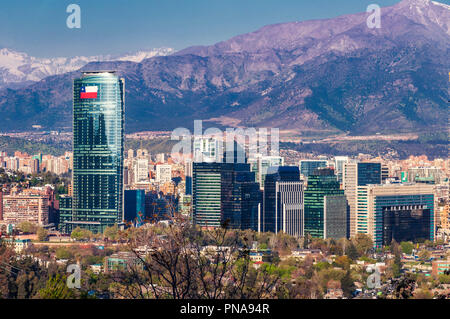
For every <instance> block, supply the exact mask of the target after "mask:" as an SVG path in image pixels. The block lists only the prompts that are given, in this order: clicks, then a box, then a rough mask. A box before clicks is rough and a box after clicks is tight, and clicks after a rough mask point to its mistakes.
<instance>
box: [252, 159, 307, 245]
mask: <svg viewBox="0 0 450 319" xmlns="http://www.w3.org/2000/svg"><path fill="white" fill-rule="evenodd" d="M303 195H304V189H303V182H302V181H301V180H300V172H299V168H298V167H297V166H279V167H273V168H269V171H268V173H267V175H266V180H265V184H264V199H263V216H262V218H261V220H262V227H261V230H262V231H263V232H273V233H278V232H280V231H283V232H285V233H287V234H289V235H292V236H297V237H299V236H303V230H304V223H303V221H304V214H303Z"/></svg>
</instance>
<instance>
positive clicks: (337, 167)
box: [334, 156, 349, 184]
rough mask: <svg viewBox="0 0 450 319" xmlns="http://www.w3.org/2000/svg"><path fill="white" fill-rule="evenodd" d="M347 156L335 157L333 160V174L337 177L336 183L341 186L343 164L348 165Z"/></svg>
mask: <svg viewBox="0 0 450 319" xmlns="http://www.w3.org/2000/svg"><path fill="white" fill-rule="evenodd" d="M348 161H349V158H348V156H336V157H335V158H334V172H335V174H336V176H337V179H338V182H339V183H341V184H342V176H343V171H344V164H345V163H348Z"/></svg>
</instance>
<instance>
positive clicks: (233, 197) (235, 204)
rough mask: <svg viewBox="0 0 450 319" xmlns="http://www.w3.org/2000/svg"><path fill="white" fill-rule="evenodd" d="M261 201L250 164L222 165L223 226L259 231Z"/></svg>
mask: <svg viewBox="0 0 450 319" xmlns="http://www.w3.org/2000/svg"><path fill="white" fill-rule="evenodd" d="M260 200H261V198H260V191H259V184H258V183H256V182H255V173H254V172H251V171H250V165H249V164H242V163H240V164H239V163H222V172H221V211H222V217H221V218H222V224H224V223H226V225H228V226H229V227H230V228H233V229H253V230H257V223H258V209H259V204H260V202H261V201H260Z"/></svg>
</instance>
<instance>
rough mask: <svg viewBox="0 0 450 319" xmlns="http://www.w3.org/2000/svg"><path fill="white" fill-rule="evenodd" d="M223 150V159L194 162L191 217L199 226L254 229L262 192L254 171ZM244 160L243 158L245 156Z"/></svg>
mask: <svg viewBox="0 0 450 319" xmlns="http://www.w3.org/2000/svg"><path fill="white" fill-rule="evenodd" d="M237 148H238V146H237V145H235V147H234V151H235V152H234V154H224V156H223V158H224V163H217V162H210V163H207V162H201V163H196V162H194V163H193V178H192V192H193V198H192V204H193V221H194V223H195V224H197V225H200V226H202V227H220V226H222V225H224V224H226V225H227V226H228V227H230V228H236V229H247V228H251V229H254V230H257V225H258V220H257V218H258V214H260V212H259V211H258V210H259V209H260V201H261V195H260V191H259V184H258V183H255V173H254V172H251V171H250V165H249V164H247V163H238V161H239V157H238V156H237V153H238V152H236V150H237ZM244 162H246V159H245V158H244Z"/></svg>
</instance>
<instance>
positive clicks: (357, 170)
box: [343, 162, 381, 237]
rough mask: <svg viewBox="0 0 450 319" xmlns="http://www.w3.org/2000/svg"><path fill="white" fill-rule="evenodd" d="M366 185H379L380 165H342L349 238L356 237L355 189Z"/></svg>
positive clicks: (369, 163)
mask: <svg viewBox="0 0 450 319" xmlns="http://www.w3.org/2000/svg"><path fill="white" fill-rule="evenodd" d="M368 184H381V163H371V162H350V163H344V171H343V188H344V193H345V195H346V196H347V201H348V205H349V207H350V216H349V221H348V222H349V226H348V227H349V229H348V232H349V234H350V237H353V236H355V235H356V201H357V196H356V195H357V193H356V192H357V188H358V186H364V185H368Z"/></svg>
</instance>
